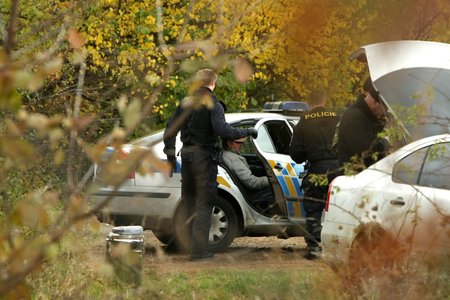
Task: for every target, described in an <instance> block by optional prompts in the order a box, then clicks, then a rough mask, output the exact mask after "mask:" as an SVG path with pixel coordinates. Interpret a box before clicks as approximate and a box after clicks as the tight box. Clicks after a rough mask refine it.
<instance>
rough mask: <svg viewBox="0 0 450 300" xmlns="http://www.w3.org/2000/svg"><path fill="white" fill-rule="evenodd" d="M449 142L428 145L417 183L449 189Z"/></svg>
mask: <svg viewBox="0 0 450 300" xmlns="http://www.w3.org/2000/svg"><path fill="white" fill-rule="evenodd" d="M449 178H450V143H440V144H435V145H433V146H431V147H430V151H428V155H427V159H426V160H425V164H424V166H423V170H422V174H421V175H420V181H419V185H421V186H427V187H434V188H439V189H446V190H450V179H449Z"/></svg>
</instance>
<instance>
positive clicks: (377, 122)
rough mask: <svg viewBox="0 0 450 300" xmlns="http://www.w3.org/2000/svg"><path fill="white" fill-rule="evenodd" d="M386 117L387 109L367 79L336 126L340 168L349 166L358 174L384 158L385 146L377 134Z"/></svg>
mask: <svg viewBox="0 0 450 300" xmlns="http://www.w3.org/2000/svg"><path fill="white" fill-rule="evenodd" d="M387 117H388V112H387V107H386V106H385V104H384V102H383V101H382V99H381V98H380V95H379V92H378V91H377V90H376V89H375V87H374V86H373V83H372V79H371V78H370V77H368V78H367V79H366V81H365V82H364V86H363V92H362V94H361V95H359V96H358V98H357V101H356V102H355V103H354V104H353V105H352V106H350V107H349V108H348V109H347V110H346V111H345V112H344V114H343V115H342V118H341V121H340V123H339V129H338V139H337V147H338V156H339V162H340V163H341V164H342V165H343V164H345V163H349V162H353V163H354V166H352V167H353V168H354V169H356V170H357V171H361V170H362V169H364V168H367V167H369V166H370V165H372V164H374V163H375V162H376V161H378V160H380V159H382V158H383V157H384V156H386V154H387V153H388V151H389V148H390V145H389V142H388V140H387V139H385V138H380V137H378V134H379V133H380V132H381V131H383V129H384V127H385V125H386V122H387Z"/></svg>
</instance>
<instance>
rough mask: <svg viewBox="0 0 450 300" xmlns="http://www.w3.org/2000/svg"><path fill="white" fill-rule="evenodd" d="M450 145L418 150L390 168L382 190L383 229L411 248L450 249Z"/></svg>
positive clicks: (443, 144) (381, 212) (381, 214)
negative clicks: (449, 217) (448, 217)
mask: <svg viewBox="0 0 450 300" xmlns="http://www.w3.org/2000/svg"><path fill="white" fill-rule="evenodd" d="M449 153H450V143H441V144H436V145H429V146H426V147H422V148H420V149H417V150H416V151H414V152H412V153H410V154H409V155H407V156H405V157H403V158H401V159H400V160H398V161H397V162H396V163H395V164H394V165H393V170H392V176H390V177H389V179H388V180H387V182H386V184H385V186H384V187H383V191H382V193H383V198H384V200H385V201H384V203H383V205H382V207H381V208H380V216H381V217H382V219H383V224H384V225H385V227H386V228H387V229H388V230H389V231H390V232H391V233H393V234H394V236H395V237H397V238H398V239H399V240H402V241H404V242H406V243H407V244H408V245H410V246H411V247H414V248H421V249H424V250H427V249H429V248H430V247H432V248H439V249H433V250H438V251H441V250H443V248H445V247H449V246H448V245H449V238H448V236H447V235H446V231H448V230H449V229H448V224H447V223H448V222H447V223H446V221H445V220H446V218H447V216H448V213H449V209H448V207H449V201H450V182H449V180H448V178H450V177H449V176H450V155H449Z"/></svg>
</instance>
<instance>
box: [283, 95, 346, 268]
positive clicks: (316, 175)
mask: <svg viewBox="0 0 450 300" xmlns="http://www.w3.org/2000/svg"><path fill="white" fill-rule="evenodd" d="M326 100H327V93H326V91H325V90H324V89H317V90H314V91H312V92H311V94H310V96H309V98H308V100H307V101H306V102H307V103H308V105H309V107H310V111H308V112H307V113H305V114H304V115H303V117H302V118H301V119H300V121H299V122H298V123H297V125H296V126H295V128H294V135H293V136H292V140H291V144H290V147H289V154H290V155H291V157H292V159H293V160H294V161H295V162H296V163H303V162H307V163H306V167H305V168H306V171H307V175H306V176H305V177H304V178H303V181H302V189H303V193H304V197H305V199H304V202H303V207H304V209H305V213H306V231H307V232H306V235H305V242H306V245H307V253H306V255H305V258H306V259H315V258H317V257H318V256H317V255H318V254H320V251H321V248H320V244H319V243H320V232H321V230H322V225H321V218H322V211H323V209H324V208H325V197H326V194H327V191H328V185H329V180H331V179H332V177H333V175H332V174H333V171H335V170H336V169H337V168H338V167H339V162H338V159H337V157H336V155H335V154H334V153H333V151H332V150H331V146H332V142H333V136H334V132H335V128H336V124H337V123H338V122H339V117H338V116H337V114H336V112H334V111H332V110H328V109H326V108H325V104H326Z"/></svg>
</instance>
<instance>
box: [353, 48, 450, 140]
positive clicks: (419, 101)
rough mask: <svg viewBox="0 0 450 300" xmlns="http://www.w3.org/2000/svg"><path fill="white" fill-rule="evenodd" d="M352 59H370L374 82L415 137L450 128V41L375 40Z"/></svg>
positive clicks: (364, 60) (355, 53)
mask: <svg viewBox="0 0 450 300" xmlns="http://www.w3.org/2000/svg"><path fill="white" fill-rule="evenodd" d="M350 59H358V60H359V61H363V62H367V64H368V67H369V72H370V76H371V78H372V81H373V85H374V86H375V88H376V89H377V90H378V91H379V92H380V94H381V96H382V98H383V100H384V101H385V102H386V103H387V104H388V106H389V107H390V108H391V109H392V111H393V112H394V113H395V114H396V116H397V117H398V118H399V119H400V121H401V122H402V123H403V125H404V126H405V129H406V130H407V131H408V133H409V135H410V136H411V137H412V139H413V140H416V139H419V138H422V137H426V136H431V135H436V134H441V133H449V132H450V44H445V43H437V42H427V41H394V42H385V43H378V44H371V45H367V46H364V47H362V48H359V49H358V50H357V51H355V52H354V53H353V54H352V55H351V56H350ZM411 117H413V118H411ZM411 119H413V120H415V121H414V122H411V121H409V120H411ZM414 123H415V124H414Z"/></svg>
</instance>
